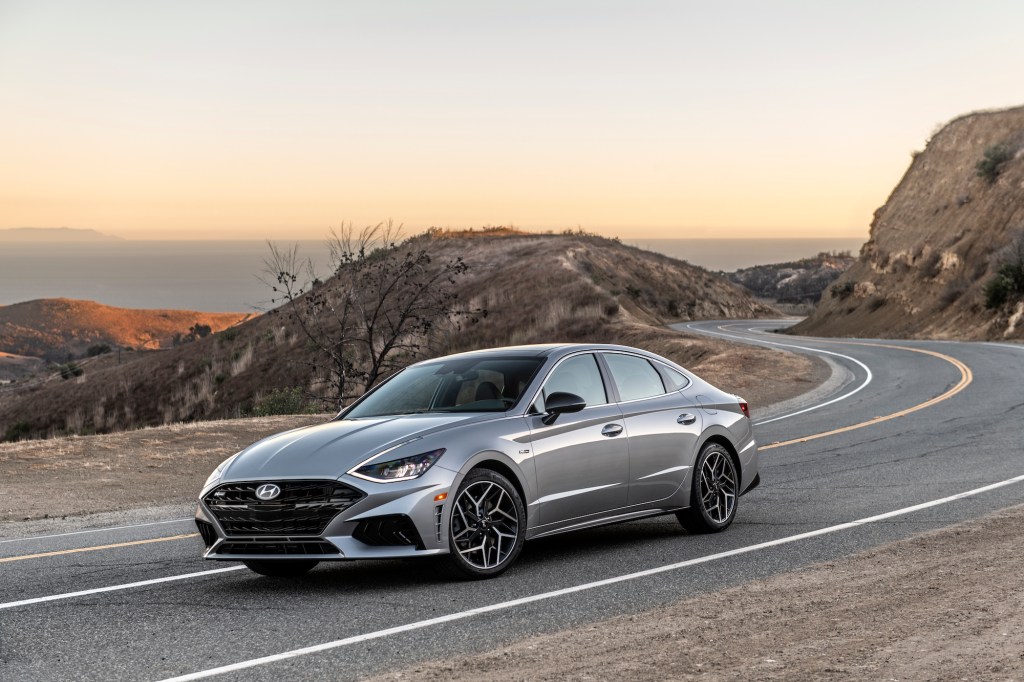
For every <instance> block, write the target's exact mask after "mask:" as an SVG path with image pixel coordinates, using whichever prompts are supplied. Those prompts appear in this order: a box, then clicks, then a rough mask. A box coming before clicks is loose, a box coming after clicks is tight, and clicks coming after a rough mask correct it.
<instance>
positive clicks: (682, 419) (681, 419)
mask: <svg viewBox="0 0 1024 682" xmlns="http://www.w3.org/2000/svg"><path fill="white" fill-rule="evenodd" d="M695 421H697V415H695V414H690V413H689V412H684V413H682V414H681V415H679V416H678V417H676V423H677V424H682V425H683V426H689V425H690V424H692V423H693V422H695Z"/></svg>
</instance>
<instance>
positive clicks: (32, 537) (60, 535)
mask: <svg viewBox="0 0 1024 682" xmlns="http://www.w3.org/2000/svg"><path fill="white" fill-rule="evenodd" d="M191 520H192V518H191V517H189V518H187V519H171V520H170V521H150V522H149V523H132V524H128V525H127V526H112V527H110V528H91V529H89V530H76V531H72V532H70V533H54V534H53V535H30V536H28V537H24V538H11V539H10V540H0V545H2V544H4V543H7V542H28V541H29V540H45V539H47V538H63V537H67V536H68V535H84V534H85V533H103V532H105V531H108V530H123V529H125V528H142V527H144V526H160V525H163V524H166V523H181V522H183V521H191Z"/></svg>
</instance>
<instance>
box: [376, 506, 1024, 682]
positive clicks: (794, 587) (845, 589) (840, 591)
mask: <svg viewBox="0 0 1024 682" xmlns="http://www.w3.org/2000/svg"><path fill="white" fill-rule="evenodd" d="M1022 546H1024V505H1020V506H1016V507H1011V508H1009V509H1005V510H1003V511H1000V512H997V513H995V514H991V515H989V516H985V517H982V518H980V519H976V520H972V521H969V522H965V523H961V524H958V525H955V526H950V527H948V528H944V529H942V530H938V531H933V532H929V533H925V534H922V535H918V536H915V537H912V538H908V539H907V540H902V541H899V542H894V543H891V544H887V545H882V546H880V547H877V548H874V549H871V550H868V551H865V552H861V553H859V554H855V555H852V556H851V557H849V558H847V559H843V560H842V561H835V562H828V563H823V564H817V565H813V566H810V567H808V568H807V569H804V570H800V571H794V572H790V573H784V574H780V575H777V576H774V577H772V578H768V579H765V580H758V581H754V582H750V583H747V584H744V585H743V586H741V587H736V588H731V589H728V590H722V591H720V592H716V593H712V594H707V595H702V596H700V597H696V598H692V599H687V600H684V601H680V602H678V603H676V604H673V605H671V606H668V607H663V608H658V609H654V610H651V611H647V612H644V613H641V614H636V615H630V616H619V617H616V618H612V619H609V620H605V621H600V622H597V623H593V624H590V625H588V626H584V627H579V628H574V629H569V630H564V631H560V632H556V633H551V634H547V635H540V636H535V637H530V638H527V639H523V640H520V641H516V642H513V643H511V644H509V645H508V646H505V647H502V648H499V649H495V650H493V651H487V652H484V653H480V654H477V655H473V656H467V657H460V658H452V659H447V660H445V661H439V662H433V663H426V664H420V665H417V666H414V667H412V668H409V669H406V670H402V671H397V672H393V673H389V674H387V675H383V676H379V677H375V678H373V679H374V680H378V681H383V680H434V679H445V678H454V679H486V680H495V681H509V682H511V681H513V680H611V679H629V680H664V679H674V680H690V679H701V680H807V679H818V680H848V679H885V680H940V679H941V680H960V679H993V680H1009V679H1021V678H1022V677H1024V572H1022V571H1021V570H1020V548H1021V547H1022Z"/></svg>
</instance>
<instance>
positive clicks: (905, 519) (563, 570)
mask: <svg viewBox="0 0 1024 682" xmlns="http://www.w3.org/2000/svg"><path fill="white" fill-rule="evenodd" d="M784 324H786V323H785V322H770V321H764V320H759V321H750V322H736V321H729V322H701V323H693V324H689V325H678V327H679V328H685V329H687V330H688V331H692V332H696V333H701V334H709V335H717V336H724V337H726V338H730V339H732V340H736V341H741V342H745V343H753V344H763V345H767V346H770V347H775V348H778V349H779V350H781V351H787V352H799V353H811V354H816V355H819V356H820V357H823V358H824V359H826V360H827V361H828V362H829V363H830V364H831V365H832V368H833V378H832V379H831V380H830V381H829V382H827V383H826V385H825V386H824V387H822V388H821V389H819V390H816V391H813V392H812V393H810V394H808V395H807V396H804V397H803V399H801V400H798V401H796V403H793V402H791V403H790V404H788V405H785V406H782V407H781V408H776V409H775V410H772V411H762V412H761V413H757V412H755V422H756V423H757V436H758V440H759V443H760V445H761V447H762V472H761V476H762V485H761V487H760V488H758V489H757V490H755V491H754V492H752V493H751V494H749V495H747V496H745V497H744V498H743V499H742V501H741V504H740V510H739V514H738V516H737V519H736V522H735V524H734V525H733V527H732V528H731V529H730V530H729V531H728V532H726V533H722V534H719V535H715V536H700V537H696V536H694V537H691V536H687V535H686V534H685V533H684V532H683V531H682V530H681V529H680V527H679V525H678V523H677V522H676V521H675V519H674V518H672V517H664V518H658V519H652V520H644V521H636V522H631V523H626V524H621V525H617V526H610V527H606V528H601V529H594V530H587V531H582V532H578V533H575V534H570V535H561V536H556V537H553V538H547V539H541V540H537V541H534V542H531V543H529V544H528V545H527V546H526V549H525V551H524V552H523V554H522V556H521V558H520V560H519V562H518V563H517V564H516V566H514V567H513V568H512V569H511V570H510V571H509V572H508V573H506V574H505V575H504V576H503V577H502V578H499V579H497V580H492V581H486V582H477V583H464V582H450V581H448V580H446V579H444V578H443V577H440V576H438V575H437V574H436V573H435V571H434V569H433V568H432V566H431V564H429V563H421V562H415V561H408V562H377V563H373V562H371V563H342V564H327V565H322V566H321V567H318V568H317V569H316V570H315V571H313V572H312V573H311V574H310V575H309V576H307V577H306V578H304V579H301V580H297V581H294V582H288V581H273V580H268V579H264V578H260V577H258V576H256V575H254V574H251V573H249V572H248V571H247V570H244V569H241V570H238V569H236V568H235V567H234V565H233V564H213V563H209V562H203V561H201V560H200V559H198V556H199V553H200V551H201V543H200V541H199V539H198V538H197V537H195V535H194V532H195V528H194V526H193V525H192V523H191V520H190V519H182V520H167V521H166V522H162V523H159V524H147V525H139V526H129V527H122V528H116V529H99V530H97V529H87V530H88V532H71V533H70V534H61V535H57V536H49V537H28V538H19V537H14V536H7V537H3V538H0V679H3V680H5V681H14V680H53V679H89V680H116V679H131V680H140V679H141V680H164V679H182V680H184V679H207V678H212V679H217V680H279V679H301V678H312V677H314V676H316V677H326V678H328V679H354V678H358V677H361V676H364V675H366V674H371V673H375V672H385V671H390V670H394V669H396V668H398V667H401V666H405V665H408V664H411V663H414V662H416V661H419V660H425V659H436V658H444V657H447V656H450V655H453V654H457V653H468V652H472V651H477V650H481V649H486V648H491V647H494V646H497V645H500V644H502V643H506V642H509V641H511V640H513V639H516V638H519V637H522V636H525V635H528V634H533V633H537V632H543V631H550V630H555V629H561V628H565V627H569V626H574V625H578V624H581V623H586V622H591V621H594V620H598V619H602V618H606V617H609V616H613V615H618V614H621V613H627V612H634V611H641V610H644V609H647V608H650V607H652V606H656V605H660V604H665V603H668V602H672V601H676V600H679V599H681V598H685V597H688V596H692V595H695V594H699V593H702V592H707V591H712V590H717V589H720V588H722V587H726V586H732V585H737V584H742V583H744V582H746V581H749V580H753V579H756V578H761V577H764V576H767V575H771V574H774V573H778V572H781V571H786V570H790V569H794V568H799V567H801V566H804V565H806V564H808V563H812V562H819V561H826V560H833V559H836V558H839V557H842V556H843V555H846V554H849V553H851V552H855V551H857V550H860V549H863V548H866V547H870V546H873V545H877V544H880V543H883V542H889V541H892V540H897V539H900V538H903V537H906V536H908V535H911V534H915V533H918V532H921V531H925V530H929V529H933V528H938V527H942V526H946V525H949V524H952V523H956V522H959V521H963V520H966V519H969V518H972V517H976V516H980V515H983V514H986V513H988V512H991V511H994V510H997V509H1000V508H1003V507H1007V506H1010V505H1014V504H1019V503H1021V502H1024V427H1022V424H1024V388H1022V386H1024V347H1022V346H1012V345H1001V344H983V343H954V342H927V341H913V342H911V341H889V340H886V341H877V340H863V341H860V340H849V339H844V340H833V339H811V338H805V337H789V336H781V335H776V334H771V333H768V330H770V329H772V328H776V327H778V326H781V325H784ZM0 488H2V485H0ZM54 494H72V493H70V492H62V491H55V493H54ZM16 528H17V526H15V525H8V526H7V527H6V528H0V531H3V532H7V533H12V532H17V531H16V530H12V529H16Z"/></svg>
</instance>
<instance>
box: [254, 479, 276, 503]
mask: <svg viewBox="0 0 1024 682" xmlns="http://www.w3.org/2000/svg"><path fill="white" fill-rule="evenodd" d="M280 494H281V488H279V487H278V486H276V485H274V484H273V483H264V484H263V485H261V486H260V487H259V488H256V497H258V498H260V499H261V500H272V499H274V498H275V497H277V496H278V495H280Z"/></svg>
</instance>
